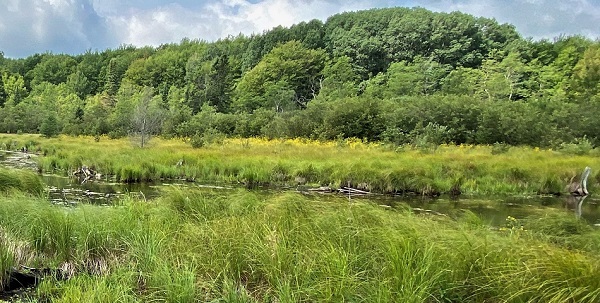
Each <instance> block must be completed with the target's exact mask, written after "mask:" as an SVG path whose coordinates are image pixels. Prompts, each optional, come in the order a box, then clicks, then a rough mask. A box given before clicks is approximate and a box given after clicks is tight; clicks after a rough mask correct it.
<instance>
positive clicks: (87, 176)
mask: <svg viewBox="0 0 600 303" xmlns="http://www.w3.org/2000/svg"><path fill="white" fill-rule="evenodd" d="M73 175H74V176H77V177H79V178H81V179H83V181H81V184H83V183H85V182H87V181H90V180H93V179H100V178H101V177H102V176H101V175H100V174H99V173H97V172H96V171H94V170H93V169H91V168H89V167H87V166H85V165H84V166H82V167H81V168H79V169H78V170H76V171H74V172H73Z"/></svg>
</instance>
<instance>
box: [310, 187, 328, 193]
mask: <svg viewBox="0 0 600 303" xmlns="http://www.w3.org/2000/svg"><path fill="white" fill-rule="evenodd" d="M308 191H312V192H319V193H331V192H333V189H331V187H329V186H321V187H318V188H309V189H308Z"/></svg>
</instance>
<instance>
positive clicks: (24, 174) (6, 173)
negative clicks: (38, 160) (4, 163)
mask: <svg viewBox="0 0 600 303" xmlns="http://www.w3.org/2000/svg"><path fill="white" fill-rule="evenodd" d="M44 189H45V187H44V184H43V183H42V180H41V179H40V178H39V177H38V176H37V175H36V174H35V173H33V172H29V171H23V170H15V169H7V168H2V167H0V192H5V193H6V192H10V191H20V192H26V193H30V194H34V195H42V194H43V193H44Z"/></svg>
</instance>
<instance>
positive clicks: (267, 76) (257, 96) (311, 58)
mask: <svg viewBox="0 0 600 303" xmlns="http://www.w3.org/2000/svg"><path fill="white" fill-rule="evenodd" d="M325 59H326V56H325V52H324V51H323V50H309V49H307V48H306V47H304V46H303V45H302V44H301V43H300V42H298V41H291V42H288V43H286V44H282V45H280V46H278V47H276V48H274V49H273V50H272V51H271V52H270V53H268V54H267V55H266V56H265V57H264V58H263V59H262V60H261V62H259V63H258V65H256V66H255V67H254V68H253V69H252V70H250V71H249V72H248V73H246V74H245V75H244V76H243V77H242V79H241V80H240V82H239V83H238V85H237V86H236V89H235V100H234V103H235V107H236V108H237V109H238V110H243V111H253V110H255V109H257V108H260V107H265V108H273V105H272V103H270V102H269V100H267V98H266V94H267V92H270V91H273V89H272V87H271V86H277V85H280V84H281V83H287V84H288V89H289V90H293V91H294V92H295V94H294V100H295V102H296V104H297V105H298V106H299V107H305V106H306V104H307V103H308V101H309V100H312V99H313V98H314V97H315V96H316V95H317V94H318V89H319V87H318V86H319V83H318V82H319V78H320V76H321V71H322V70H323V67H324V65H325ZM282 81H283V82H282ZM278 83H279V84H278Z"/></svg>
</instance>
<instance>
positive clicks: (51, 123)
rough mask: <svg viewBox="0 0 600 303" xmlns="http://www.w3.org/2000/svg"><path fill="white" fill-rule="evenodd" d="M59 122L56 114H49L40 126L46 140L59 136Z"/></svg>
mask: <svg viewBox="0 0 600 303" xmlns="http://www.w3.org/2000/svg"><path fill="white" fill-rule="evenodd" d="M58 129H59V127H58V120H57V119H56V115H55V114H54V113H51V114H49V115H48V116H47V117H46V119H44V122H42V125H41V126H40V134H42V136H44V137H46V138H50V137H55V136H57V135H58V134H59V130H58Z"/></svg>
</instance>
